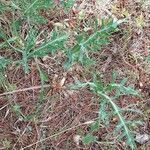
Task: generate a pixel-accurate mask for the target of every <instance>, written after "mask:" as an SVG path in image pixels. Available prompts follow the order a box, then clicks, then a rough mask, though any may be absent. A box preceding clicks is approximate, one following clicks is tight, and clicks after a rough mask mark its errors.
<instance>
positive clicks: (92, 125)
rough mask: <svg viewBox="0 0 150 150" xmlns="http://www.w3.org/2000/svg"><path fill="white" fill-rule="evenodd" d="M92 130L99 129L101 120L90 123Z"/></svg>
mask: <svg viewBox="0 0 150 150" xmlns="http://www.w3.org/2000/svg"><path fill="white" fill-rule="evenodd" d="M90 129H91V131H92V132H93V131H97V130H98V129H99V121H96V122H94V123H92V124H91V125H90Z"/></svg>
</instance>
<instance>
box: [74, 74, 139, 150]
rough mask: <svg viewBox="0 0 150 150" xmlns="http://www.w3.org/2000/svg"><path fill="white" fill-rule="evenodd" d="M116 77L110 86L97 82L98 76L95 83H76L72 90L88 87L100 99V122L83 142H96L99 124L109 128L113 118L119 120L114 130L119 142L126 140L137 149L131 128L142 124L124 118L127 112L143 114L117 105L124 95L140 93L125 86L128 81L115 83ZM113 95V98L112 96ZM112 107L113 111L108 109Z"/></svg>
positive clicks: (94, 80) (92, 127)
mask: <svg viewBox="0 0 150 150" xmlns="http://www.w3.org/2000/svg"><path fill="white" fill-rule="evenodd" d="M115 78H116V75H115V74H114V75H113V80H112V82H111V83H109V84H107V85H106V84H103V83H102V82H101V81H99V80H97V78H96V76H95V77H94V79H93V82H86V83H81V82H80V81H76V84H75V85H73V86H71V88H83V87H86V86H88V87H89V88H90V90H91V91H92V92H93V93H95V94H96V95H98V96H99V97H100V101H99V120H98V121H97V122H95V123H94V124H92V126H91V131H90V133H88V134H87V135H85V136H84V137H83V142H84V143H86V144H88V143H91V142H94V141H95V140H96V139H97V138H96V137H95V136H93V135H92V132H93V131H95V130H98V129H99V123H100V122H102V123H103V124H105V125H106V126H109V124H110V120H111V119H112V118H113V117H117V118H118V122H117V124H116V126H115V128H114V130H113V134H114V135H115V136H116V137H118V139H119V140H122V139H126V144H127V145H129V146H130V147H131V149H133V150H134V149H136V144H135V141H134V134H133V132H132V130H131V129H130V127H131V126H132V124H134V125H136V124H141V122H140V121H134V120H126V119H125V117H124V114H125V112H133V113H140V114H142V113H141V111H139V110H135V109H132V108H120V107H119V106H118V105H117V104H116V103H117V100H118V99H119V97H120V96H122V95H134V96H139V94H138V92H137V91H135V90H134V88H133V87H130V86H125V84H126V81H127V79H126V78H125V79H123V80H122V81H121V82H120V83H116V82H115ZM110 95H111V96H110ZM108 106H109V107H111V109H110V110H109V109H107V108H108Z"/></svg>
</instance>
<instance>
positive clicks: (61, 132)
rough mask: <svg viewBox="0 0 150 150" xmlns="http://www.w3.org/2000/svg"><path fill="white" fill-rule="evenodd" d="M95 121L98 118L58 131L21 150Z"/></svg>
mask: <svg viewBox="0 0 150 150" xmlns="http://www.w3.org/2000/svg"><path fill="white" fill-rule="evenodd" d="M97 119H98V118H96V119H94V120H91V121H87V122H84V123H81V124H78V125H76V126H73V127H70V128H68V129H66V130H63V131H60V132H59V133H56V134H53V135H51V136H49V137H47V138H44V139H41V140H39V141H37V142H35V143H32V144H30V145H28V146H26V147H24V148H22V149H21V150H24V149H27V148H29V147H31V146H33V145H36V144H38V143H41V142H44V141H46V140H48V139H51V138H53V137H56V136H58V135H60V134H63V133H65V132H67V131H70V130H72V129H75V128H77V127H80V126H82V125H88V124H92V123H93V122H94V121H95V120H97Z"/></svg>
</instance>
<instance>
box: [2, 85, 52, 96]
mask: <svg viewBox="0 0 150 150" xmlns="http://www.w3.org/2000/svg"><path fill="white" fill-rule="evenodd" d="M48 87H51V86H50V85H49V84H46V85H43V86H41V85H39V86H32V87H29V88H24V89H19V90H14V91H11V92H5V93H2V94H0V96H5V95H10V94H14V93H19V92H25V91H30V90H38V89H41V88H48Z"/></svg>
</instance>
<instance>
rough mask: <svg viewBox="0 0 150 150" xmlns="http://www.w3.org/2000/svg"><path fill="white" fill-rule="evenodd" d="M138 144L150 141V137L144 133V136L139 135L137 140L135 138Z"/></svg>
mask: <svg viewBox="0 0 150 150" xmlns="http://www.w3.org/2000/svg"><path fill="white" fill-rule="evenodd" d="M135 140H136V142H138V143H139V144H144V143H146V142H147V141H149V140H150V135H148V134H146V133H144V134H140V133H138V134H137V135H136V138H135Z"/></svg>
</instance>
